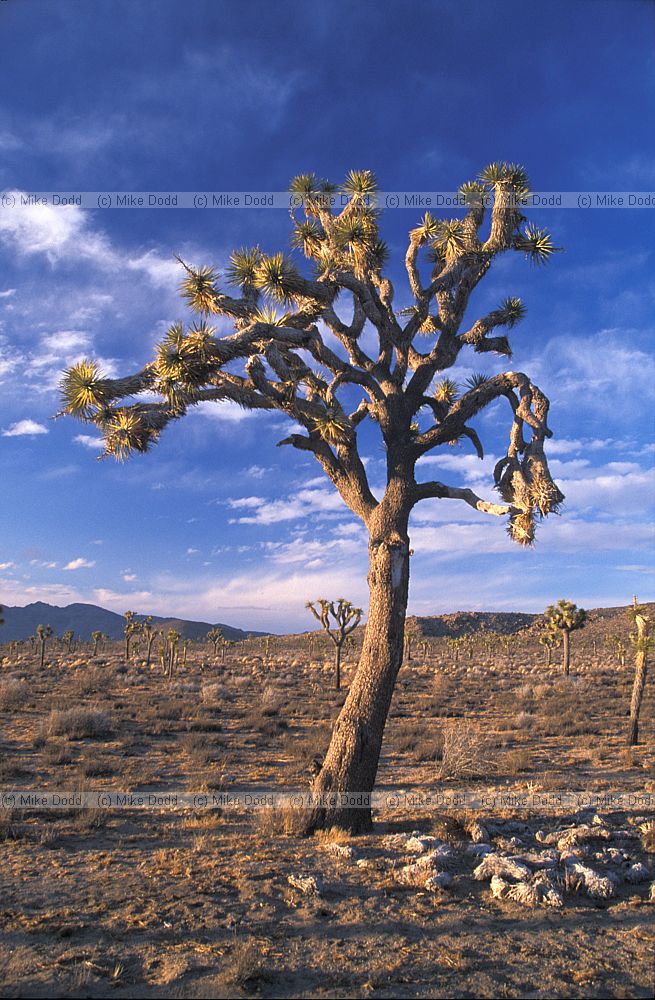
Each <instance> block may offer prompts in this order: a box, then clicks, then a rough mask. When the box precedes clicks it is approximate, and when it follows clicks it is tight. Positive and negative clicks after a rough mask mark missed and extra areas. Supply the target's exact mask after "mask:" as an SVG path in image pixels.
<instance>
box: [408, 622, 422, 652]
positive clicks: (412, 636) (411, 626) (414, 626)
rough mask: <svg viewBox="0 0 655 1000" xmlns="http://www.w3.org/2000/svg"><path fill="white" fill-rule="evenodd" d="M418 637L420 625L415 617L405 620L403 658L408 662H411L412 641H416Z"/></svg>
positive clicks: (419, 635)
mask: <svg viewBox="0 0 655 1000" xmlns="http://www.w3.org/2000/svg"><path fill="white" fill-rule="evenodd" d="M420 637H421V626H420V625H419V624H418V622H417V621H416V620H415V619H414V620H410V621H408V622H405V659H406V660H407V662H408V663H411V659H412V647H413V645H414V642H415V641H418V639H420Z"/></svg>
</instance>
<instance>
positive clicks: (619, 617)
mask: <svg viewBox="0 0 655 1000" xmlns="http://www.w3.org/2000/svg"><path fill="white" fill-rule="evenodd" d="M644 606H645V607H646V608H647V609H648V612H649V613H650V614H651V615H652V614H653V611H654V609H655V605H653V604H645V605H644ZM544 610H545V609H544ZM626 611H627V607H625V606H624V607H619V608H590V609H588V610H587V626H588V629H589V632H588V634H589V635H591V634H593V633H595V632H597V633H598V634H599V635H602V634H604V633H605V632H607V630H608V629H609V630H610V631H618V632H623V631H625V630H627V629H629V619H628V617H627V615H626ZM542 617H543V615H542V614H538V615H531V614H526V613H525V612H522V611H456V612H455V613H454V614H449V615H431V616H429V617H425V616H412V617H411V618H408V619H407V621H408V622H411V623H415V624H416V627H417V631H418V633H419V635H422V636H425V637H435V638H436V637H438V636H448V637H449V638H457V637H458V636H461V635H467V634H469V633H479V632H481V631H483V632H498V633H499V634H500V635H511V634H512V633H514V632H519V631H520V630H521V629H524V628H530V626H531V625H533V624H534V623H535V622H536V621H537V619H539V618H542Z"/></svg>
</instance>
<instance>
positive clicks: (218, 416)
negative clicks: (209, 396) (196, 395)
mask: <svg viewBox="0 0 655 1000" xmlns="http://www.w3.org/2000/svg"><path fill="white" fill-rule="evenodd" d="M191 412H192V413H198V414H200V415H201V416H203V417H207V418H209V419H210V420H215V421H223V422H225V423H229V424H235V423H236V424H238V423H241V422H242V421H243V420H252V419H253V417H259V416H261V415H262V414H267V415H268V414H269V413H270V411H268V410H245V409H244V408H243V407H242V406H239V404H238V403H232V402H231V401H230V400H221V401H218V402H212V401H205V402H202V403H198V404H197V405H196V406H194V407H193V410H192V411H191Z"/></svg>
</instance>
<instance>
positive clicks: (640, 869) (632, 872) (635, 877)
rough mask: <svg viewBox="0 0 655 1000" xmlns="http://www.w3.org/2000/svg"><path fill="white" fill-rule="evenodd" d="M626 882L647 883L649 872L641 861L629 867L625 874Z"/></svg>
mask: <svg viewBox="0 0 655 1000" xmlns="http://www.w3.org/2000/svg"><path fill="white" fill-rule="evenodd" d="M625 878H626V882H633V883H638V882H647V881H648V879H649V878H650V872H649V871H648V868H647V867H646V865H644V864H642V863H641V861H637V862H636V863H635V864H634V865H630V867H629V868H628V870H627V871H626V873H625Z"/></svg>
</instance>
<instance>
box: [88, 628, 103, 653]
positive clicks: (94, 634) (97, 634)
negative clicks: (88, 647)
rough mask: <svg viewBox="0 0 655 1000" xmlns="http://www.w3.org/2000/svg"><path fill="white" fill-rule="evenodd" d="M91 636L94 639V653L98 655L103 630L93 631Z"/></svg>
mask: <svg viewBox="0 0 655 1000" xmlns="http://www.w3.org/2000/svg"><path fill="white" fill-rule="evenodd" d="M91 638H92V639H93V655H94V656H97V655H98V646H99V644H100V640H101V639H102V632H92V633H91Z"/></svg>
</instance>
